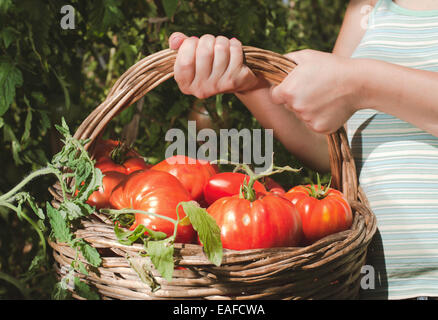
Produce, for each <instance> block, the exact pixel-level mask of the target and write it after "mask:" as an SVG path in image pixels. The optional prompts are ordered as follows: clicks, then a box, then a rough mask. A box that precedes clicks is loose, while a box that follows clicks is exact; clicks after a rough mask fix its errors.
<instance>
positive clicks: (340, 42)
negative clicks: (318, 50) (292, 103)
mask: <svg viewBox="0 0 438 320" xmlns="http://www.w3.org/2000/svg"><path fill="white" fill-rule="evenodd" d="M366 5H368V6H371V5H373V3H372V1H363V0H353V1H351V2H350V4H349V6H348V8H347V11H346V14H345V18H344V21H343V24H342V27H341V31H340V33H339V36H338V39H337V41H336V45H335V48H334V50H333V53H334V54H336V55H339V56H344V57H349V56H351V54H352V53H353V51H354V49H355V48H356V46H357V45H358V44H359V42H360V40H361V38H362V36H363V34H364V33H365V29H364V28H363V25H362V22H363V19H364V18H365V17H364V15H365V14H366V13H367V12H369V11H365V10H364V9H363V8H364V6H366ZM236 96H237V97H238V98H239V99H240V100H241V101H242V102H243V103H244V104H245V105H246V106H247V107H248V109H249V110H250V111H251V113H252V114H253V115H254V117H255V118H256V119H257V120H258V121H259V122H260V124H261V125H262V126H263V127H265V128H270V129H273V130H274V134H275V136H276V138H277V139H278V140H279V141H280V142H281V143H282V144H283V145H284V146H285V147H286V148H287V149H288V150H289V151H290V152H291V153H292V154H293V155H294V156H296V157H297V158H298V159H300V160H301V161H302V162H303V163H304V164H305V165H306V166H308V167H311V168H313V169H316V170H318V171H321V172H328V171H330V163H329V155H328V146H327V139H326V134H324V133H318V132H315V131H314V130H311V129H310V128H309V127H308V126H306V124H305V122H303V121H302V119H300V118H299V116H297V114H296V113H294V112H291V111H290V110H289V109H287V108H285V107H284V105H283V104H276V103H274V102H273V100H272V98H271V94H270V88H269V87H268V86H266V85H265V86H263V85H260V88H259V89H256V90H251V91H247V92H245V93H237V94H236Z"/></svg>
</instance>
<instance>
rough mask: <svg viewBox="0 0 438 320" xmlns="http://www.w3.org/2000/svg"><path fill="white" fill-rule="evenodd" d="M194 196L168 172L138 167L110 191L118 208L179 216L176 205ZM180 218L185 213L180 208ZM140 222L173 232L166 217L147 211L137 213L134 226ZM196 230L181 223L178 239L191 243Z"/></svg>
mask: <svg viewBox="0 0 438 320" xmlns="http://www.w3.org/2000/svg"><path fill="white" fill-rule="evenodd" d="M190 200H192V199H191V196H190V194H189V193H188V191H187V190H186V189H185V188H184V186H183V185H182V184H181V182H180V181H179V180H178V179H177V178H175V177H174V176H172V175H171V174H169V173H167V172H161V171H157V170H148V171H136V172H134V173H132V174H130V175H129V176H128V177H127V179H125V180H124V181H123V182H122V183H120V184H119V185H118V186H117V187H116V188H115V189H114V190H113V192H112V193H111V196H110V200H109V201H110V204H111V206H112V207H113V208H115V209H118V210H120V209H134V210H142V211H147V212H152V213H156V214H159V215H162V216H166V217H170V218H173V219H176V218H177V214H176V207H177V205H178V203H180V202H181V201H190ZM178 214H179V217H180V219H182V218H184V217H185V213H184V211H183V209H182V207H180V208H179V210H178ZM139 224H142V225H144V226H145V227H147V228H149V229H152V230H155V231H161V232H164V233H166V234H167V236H171V235H172V234H173V232H174V224H173V223H172V222H171V221H168V220H165V219H163V218H158V217H155V216H152V215H147V214H140V213H136V214H135V222H134V224H133V225H132V226H131V230H134V229H135V228H136V227H137V226H138V225H139ZM194 235H195V231H194V229H193V227H192V226H191V225H184V226H182V225H178V229H177V237H176V239H175V242H182V243H190V242H192V241H193V239H194Z"/></svg>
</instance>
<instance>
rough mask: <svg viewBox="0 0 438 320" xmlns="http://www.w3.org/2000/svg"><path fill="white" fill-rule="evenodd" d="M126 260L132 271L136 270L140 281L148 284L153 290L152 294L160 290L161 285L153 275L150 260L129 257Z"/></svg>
mask: <svg viewBox="0 0 438 320" xmlns="http://www.w3.org/2000/svg"><path fill="white" fill-rule="evenodd" d="M126 259H127V260H128V262H129V265H130V266H131V267H132V269H134V271H135V272H136V273H137V275H138V276H139V277H140V280H141V281H142V282H143V283H145V284H147V285H148V286H149V288H151V290H152V292H155V291H157V290H158V289H160V284H159V283H158V282H157V280H156V279H155V277H154V275H153V274H152V265H151V261H150V259H148V258H147V257H138V258H132V257H129V256H127V257H126Z"/></svg>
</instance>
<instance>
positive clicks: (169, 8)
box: [162, 0, 178, 18]
mask: <svg viewBox="0 0 438 320" xmlns="http://www.w3.org/2000/svg"><path fill="white" fill-rule="evenodd" d="M162 3H163V8H164V11H165V12H166V15H167V16H168V17H169V18H172V17H173V15H174V14H175V12H176V8H177V7H178V0H163V1H162Z"/></svg>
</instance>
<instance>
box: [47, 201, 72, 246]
mask: <svg viewBox="0 0 438 320" xmlns="http://www.w3.org/2000/svg"><path fill="white" fill-rule="evenodd" d="M46 207H47V216H48V217H49V222H50V225H51V227H52V231H53V234H54V236H55V238H56V239H57V240H58V241H60V242H64V243H69V242H70V241H71V240H72V234H71V232H70V228H69V227H68V225H67V222H66V221H65V220H64V218H63V217H62V215H61V214H60V212H58V211H57V210H56V209H55V208H53V207H52V205H51V204H50V203H49V202H47V204H46Z"/></svg>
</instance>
